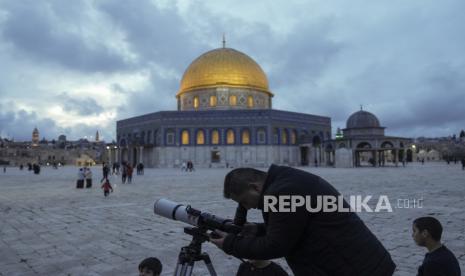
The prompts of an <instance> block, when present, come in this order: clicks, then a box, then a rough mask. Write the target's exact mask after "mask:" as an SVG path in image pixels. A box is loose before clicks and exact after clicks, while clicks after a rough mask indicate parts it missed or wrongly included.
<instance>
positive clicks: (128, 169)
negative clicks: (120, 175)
mask: <svg viewBox="0 0 465 276" xmlns="http://www.w3.org/2000/svg"><path fill="white" fill-rule="evenodd" d="M126 173H127V176H128V183H129V184H131V182H132V174H133V173H134V169H133V168H132V166H131V165H130V164H127V168H126Z"/></svg>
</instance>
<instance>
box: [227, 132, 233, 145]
mask: <svg viewBox="0 0 465 276" xmlns="http://www.w3.org/2000/svg"><path fill="white" fill-rule="evenodd" d="M234 138H235V137H234V130H232V129H228V131H227V132H226V144H228V145H233V144H234V141H235V139H234Z"/></svg>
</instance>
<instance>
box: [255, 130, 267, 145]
mask: <svg viewBox="0 0 465 276" xmlns="http://www.w3.org/2000/svg"><path fill="white" fill-rule="evenodd" d="M257 142H258V143H259V144H265V143H266V132H265V130H264V129H259V130H258V131H257Z"/></svg>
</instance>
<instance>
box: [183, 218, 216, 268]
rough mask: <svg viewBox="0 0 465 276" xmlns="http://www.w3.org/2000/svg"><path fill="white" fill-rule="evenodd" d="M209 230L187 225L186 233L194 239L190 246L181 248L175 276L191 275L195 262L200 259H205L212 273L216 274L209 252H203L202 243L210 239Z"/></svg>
mask: <svg viewBox="0 0 465 276" xmlns="http://www.w3.org/2000/svg"><path fill="white" fill-rule="evenodd" d="M206 232H207V230H206V229H202V228H198V227H185V228H184V233H186V234H188V235H191V236H192V241H191V243H190V244H189V245H188V246H184V247H183V248H181V252H180V253H179V256H178V263H177V265H176V270H175V271H174V275H175V276H190V275H192V271H193V270H194V264H195V262H198V261H204V263H205V265H206V266H207V269H208V271H209V272H210V275H212V276H216V271H215V269H214V268H213V264H212V262H211V260H210V256H208V254H207V253H202V243H204V242H205V241H208V239H209V237H208V235H207V233H206Z"/></svg>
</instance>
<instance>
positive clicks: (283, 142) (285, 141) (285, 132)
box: [281, 129, 287, 145]
mask: <svg viewBox="0 0 465 276" xmlns="http://www.w3.org/2000/svg"><path fill="white" fill-rule="evenodd" d="M281 144H283V145H287V129H283V131H282V135H281Z"/></svg>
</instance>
